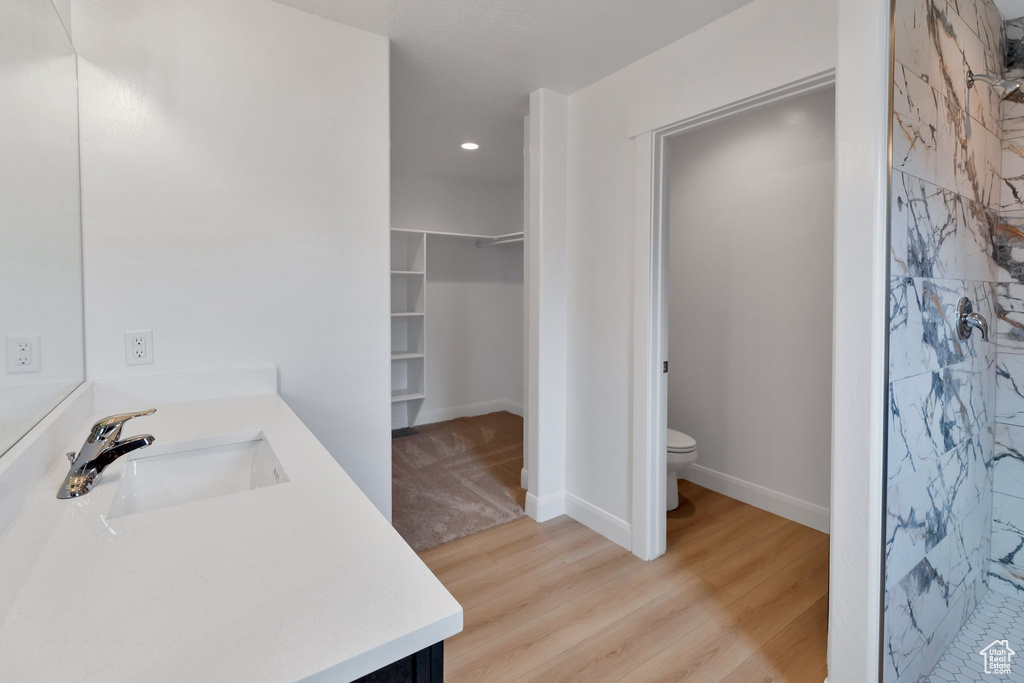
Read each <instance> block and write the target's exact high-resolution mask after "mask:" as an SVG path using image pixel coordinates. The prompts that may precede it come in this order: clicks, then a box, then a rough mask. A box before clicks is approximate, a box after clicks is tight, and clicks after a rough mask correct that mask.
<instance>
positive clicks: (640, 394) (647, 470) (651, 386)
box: [631, 133, 668, 560]
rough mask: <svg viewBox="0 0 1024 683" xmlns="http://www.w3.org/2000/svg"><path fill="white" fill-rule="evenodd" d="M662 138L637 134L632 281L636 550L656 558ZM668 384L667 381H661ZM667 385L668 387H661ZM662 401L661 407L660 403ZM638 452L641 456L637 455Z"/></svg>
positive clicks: (659, 547)
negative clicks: (638, 135)
mask: <svg viewBox="0 0 1024 683" xmlns="http://www.w3.org/2000/svg"><path fill="white" fill-rule="evenodd" d="M664 149H665V144H664V138H662V137H661V136H659V135H656V134H651V133H644V134H643V135H641V136H640V137H638V138H637V139H636V174H637V176H636V197H637V202H636V232H635V237H634V240H635V241H634V246H633V256H634V268H633V269H634V284H633V297H634V301H633V463H632V464H633V506H632V515H633V516H632V520H633V522H632V529H633V540H632V544H631V545H632V550H633V554H634V555H636V556H637V557H639V558H641V559H644V560H653V559H654V558H656V557H658V556H660V555H663V554H664V553H665V543H666V533H667V532H666V519H665V486H664V481H665V477H666V476H667V470H666V463H665V428H666V426H667V424H668V412H667V401H665V400H663V396H662V395H663V394H664V393H666V392H667V389H668V383H667V382H665V381H664V379H663V374H662V373H661V370H660V368H659V366H660V365H661V363H662V362H663V361H664V360H665V359H666V355H665V349H664V348H663V347H662V339H663V338H664V336H665V331H666V330H665V327H664V326H663V325H662V322H663V320H664V316H663V315H662V312H661V306H660V303H659V300H660V298H661V297H662V295H663V293H664V290H663V288H662V287H661V283H662V280H663V279H664V270H663V268H662V267H661V266H662V264H663V263H664V258H665V255H666V254H665V252H666V251H667V250H666V249H665V244H664V242H665V231H664V227H663V225H662V220H661V212H662V209H663V206H664V202H663V201H662V192H663V187H664V183H663V182H662V171H663V152H664ZM663 385H664V386H663ZM663 389H664V391H663ZM659 406H660V408H661V409H660V410H659V409H658V407H659ZM638 456H639V457H638Z"/></svg>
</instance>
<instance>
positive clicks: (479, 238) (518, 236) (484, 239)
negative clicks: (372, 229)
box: [391, 228, 525, 247]
mask: <svg viewBox="0 0 1024 683" xmlns="http://www.w3.org/2000/svg"><path fill="white" fill-rule="evenodd" d="M391 232H397V233H402V234H406V235H430V236H433V237H462V238H465V239H473V240H476V246H478V247H488V246H492V245H493V246H497V245H499V244H522V243H523V240H524V238H525V235H524V234H523V233H522V232H510V233H507V234H505V235H478V234H474V233H469V232H442V231H440V230H407V229H405V228H391Z"/></svg>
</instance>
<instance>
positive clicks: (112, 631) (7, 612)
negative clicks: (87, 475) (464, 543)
mask: <svg viewBox="0 0 1024 683" xmlns="http://www.w3.org/2000/svg"><path fill="white" fill-rule="evenodd" d="M276 387H277V376H276V371H275V370H274V369H267V370H255V371H243V372H235V373H231V372H226V373H203V374H197V375H184V376H176V377H169V378H139V379H134V380H121V381H113V382H100V383H88V382H87V383H85V384H83V385H82V386H81V387H79V388H78V389H77V390H76V391H75V392H74V393H73V394H72V395H71V396H70V397H69V398H68V399H66V400H65V401H64V403H62V404H61V405H60V406H59V407H58V408H57V409H56V410H55V411H53V413H51V415H50V416H48V417H47V418H46V419H45V420H44V421H43V422H42V423H41V424H40V425H39V426H37V427H36V428H35V430H33V432H31V433H30V434H29V435H28V437H26V439H24V440H23V441H22V442H20V443H19V444H18V445H17V446H16V447H15V448H14V449H12V451H10V452H8V454H7V455H5V457H4V458H2V459H0V491H3V492H4V494H7V493H12V492H18V491H24V493H23V494H21V495H4V496H3V499H2V500H0V530H2V531H3V532H2V535H0V576H3V577H4V579H3V581H2V582H0V620H2V621H0V678H2V679H4V680H79V681H81V680H96V681H111V680H147V681H151V680H168V681H170V680H175V681H181V680H222V681H227V680H246V681H258V680H274V681H279V680H300V679H311V680H330V681H348V680H356V679H360V678H361V677H364V676H365V677H366V678H365V680H367V681H398V680H416V681H430V680H441V678H440V676H441V673H442V671H443V669H442V657H443V647H442V646H441V645H440V643H441V642H442V641H443V640H444V639H445V638H447V637H449V636H452V635H454V634H455V633H458V632H459V631H460V630H461V629H462V609H461V607H460V606H459V604H458V603H457V602H456V601H455V600H454V598H452V596H451V595H450V594H449V593H448V591H447V590H446V589H445V588H444V587H443V586H442V585H441V583H440V582H439V581H438V580H437V579H436V578H435V577H434V576H433V575H432V574H431V573H430V571H429V570H428V569H427V567H426V566H425V565H424V564H423V563H422V562H421V561H420V560H419V558H418V557H417V556H416V555H415V554H414V553H413V551H412V550H411V549H410V548H409V547H408V545H406V543H405V542H404V541H403V540H402V539H401V537H400V536H399V535H398V534H397V532H395V530H394V529H393V528H392V527H391V525H390V524H389V523H388V521H387V520H386V519H385V518H384V517H383V516H382V515H381V514H380V513H379V512H378V511H377V509H376V508H375V507H374V506H373V504H372V503H371V502H370V501H369V499H367V498H366V496H365V495H363V493H362V492H361V491H360V490H359V488H358V487H356V485H355V484H354V483H353V482H352V480H351V479H350V478H349V476H348V475H347V474H346V473H345V471H344V470H343V469H342V468H341V467H340V466H339V465H338V464H337V463H336V462H335V460H334V459H333V458H332V457H331V456H330V454H329V453H328V452H327V451H326V450H325V449H324V448H323V446H322V445H321V444H320V443H319V442H318V441H317V440H316V438H314V437H313V435H312V434H311V433H310V431H309V430H308V429H307V428H306V427H305V425H303V423H302V422H301V421H300V420H299V419H298V417H297V416H296V415H295V414H294V413H293V412H292V411H291V410H290V409H289V408H288V406H287V405H286V404H285V403H284V401H283V400H282V399H281V397H280V396H278V395H277V393H276ZM147 408H156V409H157V410H156V412H155V413H154V414H152V415H148V416H145V417H139V418H136V419H133V420H130V421H129V422H127V423H126V424H125V426H124V434H125V437H126V438H130V437H131V436H133V435H138V434H143V433H145V434H152V435H153V437H154V439H155V440H154V443H153V444H152V445H149V446H146V447H143V448H138V449H136V450H133V451H132V452H130V453H128V454H126V455H123V456H122V457H120V458H118V459H117V460H116V461H115V462H113V463H112V464H110V465H109V466H108V467H107V469H106V470H105V471H104V473H103V474H102V476H101V477H100V479H99V481H98V482H97V483H96V484H95V485H94V486H93V487H92V490H91V491H89V492H88V493H87V494H85V495H81V496H79V497H75V498H71V499H70V500H59V499H58V498H57V494H58V490H59V489H60V488H61V486H62V482H64V479H65V475H67V473H68V461H67V460H66V459H65V456H64V454H65V452H68V451H75V450H77V449H79V448H80V447H81V445H82V443H83V441H84V440H85V438H86V436H87V434H88V432H89V430H90V428H91V427H92V425H93V424H94V423H95V422H96V421H97V420H99V419H101V418H103V417H106V416H107V415H111V414H114V413H120V412H129V411H136V410H142V409H147Z"/></svg>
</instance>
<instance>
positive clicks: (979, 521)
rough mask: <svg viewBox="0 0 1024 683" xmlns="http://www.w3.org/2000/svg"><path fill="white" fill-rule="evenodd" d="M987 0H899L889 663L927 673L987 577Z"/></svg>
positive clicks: (998, 131) (994, 24) (996, 190)
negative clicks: (979, 318) (960, 313)
mask: <svg viewBox="0 0 1024 683" xmlns="http://www.w3.org/2000/svg"><path fill="white" fill-rule="evenodd" d="M1004 44H1005V37H1004V26H1003V20H1002V17H1001V16H1000V15H999V12H998V11H997V10H996V8H995V6H994V5H993V4H992V2H991V0H948V1H947V0H896V15H895V47H894V49H895V69H894V83H893V85H894V95H893V96H894V101H893V161H892V163H893V178H892V202H893V203H892V218H891V225H892V236H891V239H892V242H891V249H892V253H891V257H892V260H891V274H892V279H891V282H890V288H891V289H890V292H891V293H890V338H889V376H890V387H889V445H888V471H887V477H888V480H887V486H888V498H887V511H886V512H887V515H886V576H885V591H886V594H885V646H884V647H885V653H884V654H885V665H884V666H885V673H884V679H885V681H886V682H887V683H902V682H903V681H917V680H918V679H919V678H921V677H922V676H926V675H927V674H928V673H929V672H930V671H931V670H932V668H933V667H934V665H935V663H936V662H937V661H938V660H939V658H940V657H941V656H942V653H943V652H944V651H945V649H946V647H947V646H948V645H949V644H950V643H951V642H952V641H953V640H954V638H955V637H956V635H957V633H958V632H959V631H960V628H961V627H962V626H963V624H964V623H965V622H966V621H967V619H968V618H969V617H970V615H971V614H972V612H973V611H974V608H975V606H976V605H977V602H978V599H979V598H980V597H981V596H982V595H984V593H985V591H986V590H987V589H988V588H987V582H988V564H989V557H990V555H991V549H990V544H991V536H992V532H991V525H992V460H993V455H994V452H995V411H996V345H995V344H994V343H993V342H983V341H982V340H981V339H980V335H978V334H975V335H973V337H972V338H971V339H970V340H968V341H966V342H962V341H960V340H959V339H958V338H957V335H956V331H955V327H956V326H955V323H954V319H955V317H956V316H955V311H956V306H957V303H958V301H959V300H960V297H962V296H969V297H970V298H971V299H972V300H973V301H974V304H975V308H976V309H977V310H978V311H979V312H980V313H981V314H982V315H984V316H986V318H988V319H989V320H995V313H996V300H995V283H996V282H997V281H998V280H999V277H998V270H997V267H996V263H995V261H994V260H993V258H992V253H993V239H994V232H995V231H996V230H997V226H999V219H998V215H999V214H998V210H999V207H1000V200H1001V186H1002V178H1001V157H1002V143H1001V139H1002V135H1003V133H1002V116H1001V111H1000V101H999V97H998V95H997V94H996V93H995V92H993V90H992V89H991V88H988V87H985V88H981V87H978V88H974V89H973V90H972V91H971V93H970V99H968V93H967V83H966V76H967V70H968V69H969V68H970V69H972V70H974V71H976V72H985V73H1001V72H1002V70H1003V54H1004Z"/></svg>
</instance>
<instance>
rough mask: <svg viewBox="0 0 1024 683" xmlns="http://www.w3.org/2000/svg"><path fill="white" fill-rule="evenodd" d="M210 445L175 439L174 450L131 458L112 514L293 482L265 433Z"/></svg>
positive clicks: (119, 514)
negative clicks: (178, 442) (181, 441)
mask: <svg viewBox="0 0 1024 683" xmlns="http://www.w3.org/2000/svg"><path fill="white" fill-rule="evenodd" d="M208 444H209V441H207V442H205V443H203V442H196V443H192V444H172V445H171V448H173V449H174V450H173V451H171V452H157V453H152V451H150V454H146V455H140V457H137V458H135V459H133V460H131V461H130V462H128V463H126V464H125V467H124V471H123V473H122V474H121V481H120V482H118V485H117V490H116V491H115V492H114V500H113V502H112V503H111V504H110V510H109V511H108V513H107V517H108V518H111V517H122V516H124V515H133V514H136V513H139V512H146V511H147V510H157V509H159V508H165V507H170V506H172V505H181V504H183V503H191V502H194V501H197V500H203V499H205V498H216V497H218V496H226V495H229V494H232V493H239V492H242V491H250V490H252V489H258V488H263V487H264V486H273V485H274V484H281V483H284V482H286V481H288V475H287V474H285V471H284V468H282V467H281V463H280V461H279V460H278V459H277V455H276V454H275V453H274V449H273V448H271V446H270V443H269V442H268V441H267V440H266V439H265V438H264V436H263V434H262V433H259V434H257V435H256V436H255V438H253V435H251V434H250V435H249V437H248V438H246V439H244V440H240V441H235V442H233V443H226V444H219V445H214V446H211V445H208ZM165 448H167V447H165ZM150 449H155V447H153V446H150ZM147 450H149V449H147Z"/></svg>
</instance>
